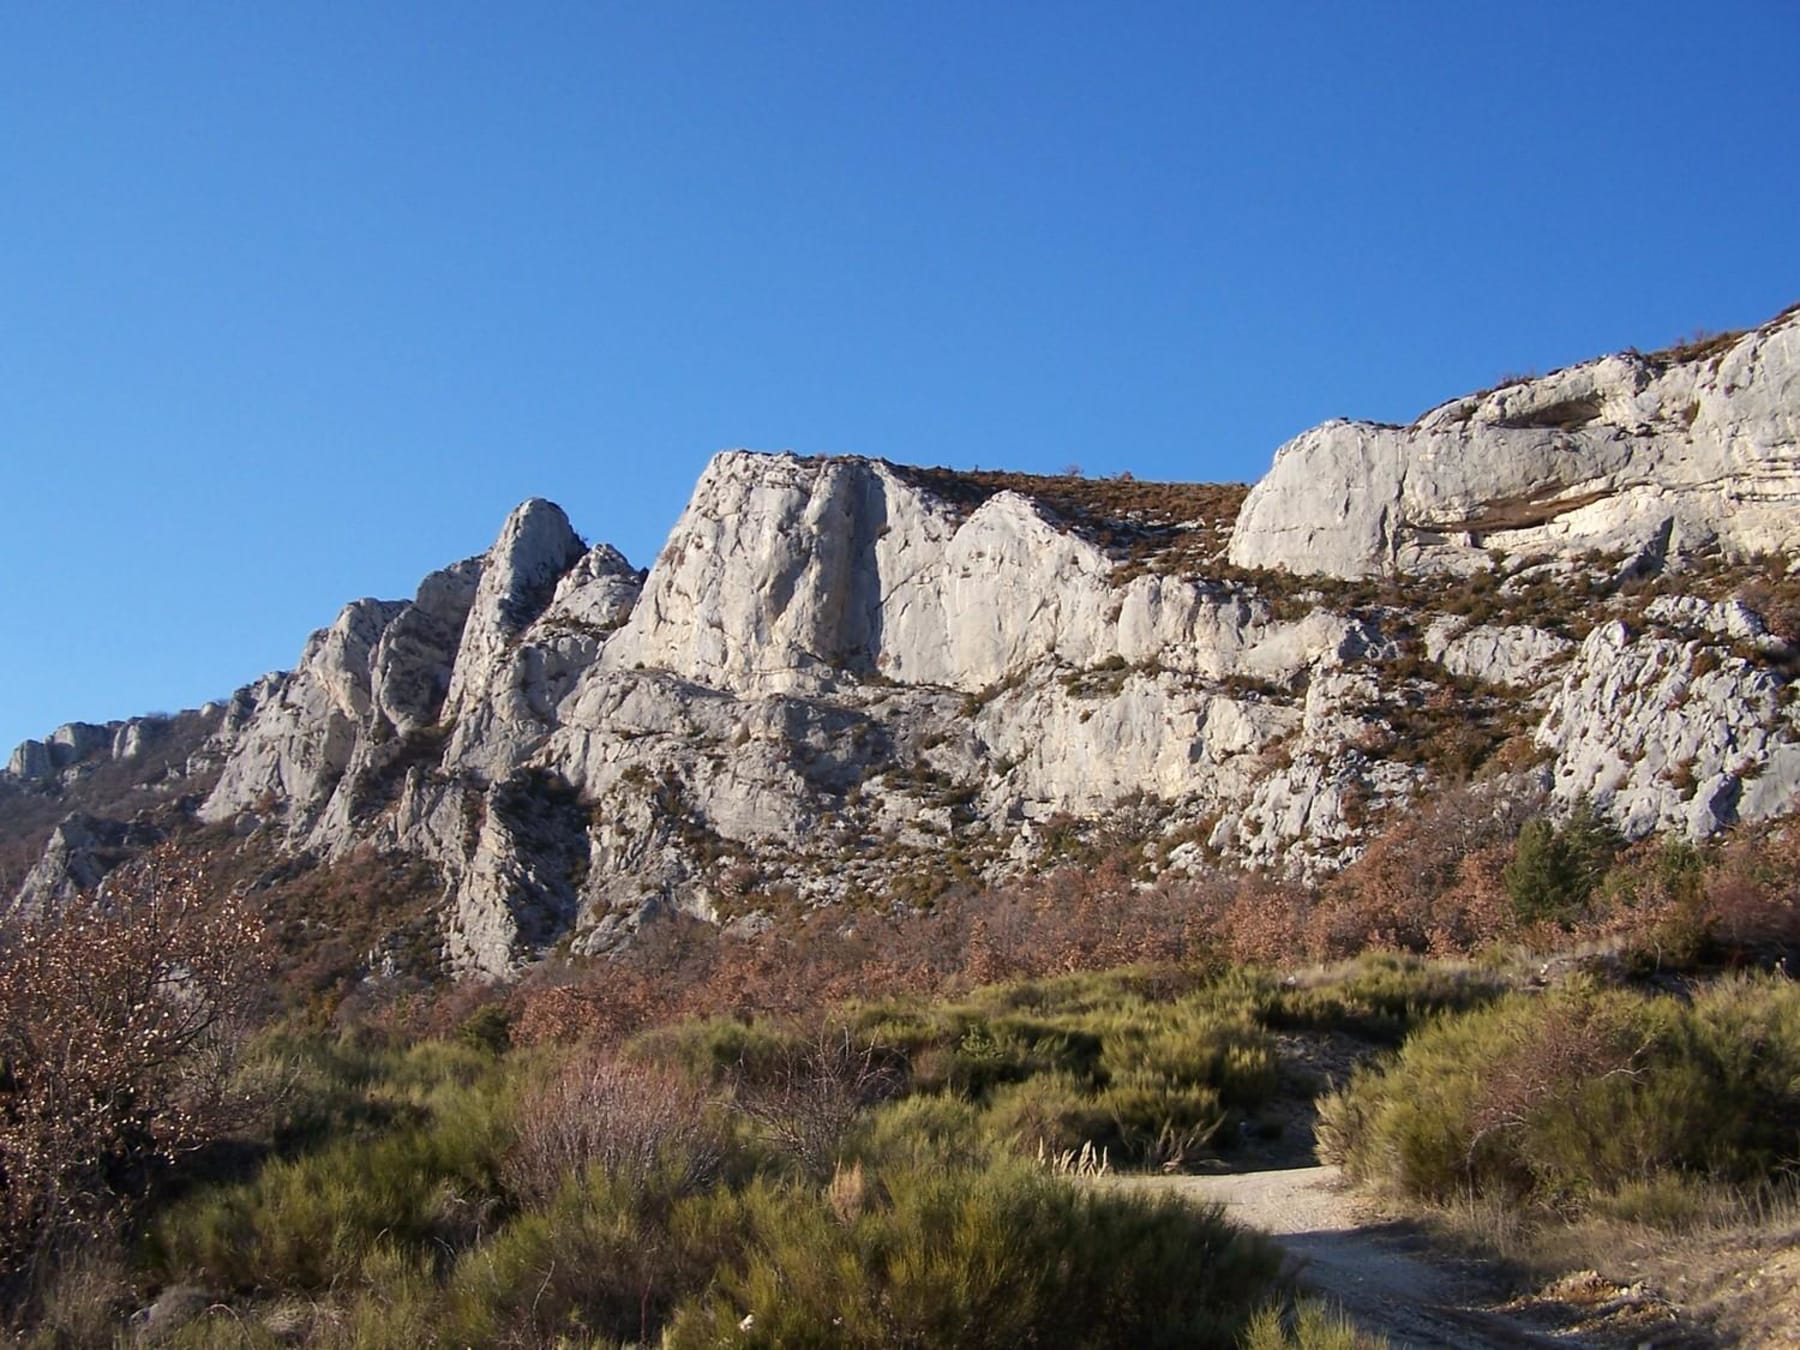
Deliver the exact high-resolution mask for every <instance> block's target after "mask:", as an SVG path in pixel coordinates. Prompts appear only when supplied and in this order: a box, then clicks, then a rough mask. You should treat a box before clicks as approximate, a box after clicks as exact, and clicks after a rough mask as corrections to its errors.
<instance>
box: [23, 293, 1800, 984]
mask: <svg viewBox="0 0 1800 1350" xmlns="http://www.w3.org/2000/svg"><path fill="white" fill-rule="evenodd" d="M1797 332H1800V326H1797V324H1796V316H1795V314H1794V313H1792V312H1790V313H1789V314H1787V315H1785V316H1783V317H1782V318H1780V319H1777V320H1776V321H1774V322H1773V323H1771V324H1769V325H1766V326H1765V327H1764V328H1762V329H1759V330H1756V331H1754V332H1752V333H1749V334H1744V335H1739V336H1738V337H1736V338H1735V339H1732V340H1731V341H1729V342H1726V343H1724V344H1715V346H1714V347H1711V348H1707V349H1705V350H1699V351H1695V352H1693V353H1690V354H1688V355H1686V356H1683V357H1680V358H1679V359H1678V358H1676V357H1670V356H1662V357H1656V358H1648V357H1637V356H1631V355H1627V356H1623V357H1612V358H1607V359H1606V360H1604V361H1600V362H1594V363H1589V364H1588V365H1587V366H1583V367H1577V368H1575V369H1574V370H1572V371H1565V372H1559V373H1557V374H1555V375H1552V376H1548V377H1545V378H1544V379H1543V380H1539V381H1530V382H1525V383H1521V384H1515V385H1511V386H1508V387H1507V388H1505V389H1503V390H1499V391H1495V392H1494V393H1490V394H1487V395H1481V396H1474V397H1472V398H1469V399H1464V400H1458V401H1456V402H1454V403H1451V404H1446V405H1444V406H1443V407H1442V408H1440V409H1437V410H1434V411H1433V412H1432V413H1430V414H1427V416H1426V417H1425V418H1422V419H1421V420H1420V422H1419V423H1418V424H1415V426H1414V427H1412V428H1405V429H1399V428H1370V427H1363V426H1353V425H1352V424H1346V423H1333V424H1328V425H1327V426H1326V427H1323V428H1319V429H1317V430H1315V431H1313V432H1308V433H1306V434H1305V435H1304V436H1302V437H1300V438H1298V439H1297V440H1296V441H1295V442H1292V443H1290V445H1288V446H1286V447H1284V448H1283V449H1282V450H1281V451H1280V452H1279V454H1278V455H1277V457H1276V462H1275V466H1274V468H1273V469H1272V470H1271V472H1270V474H1269V476H1268V477H1267V478H1265V479H1264V480H1263V481H1262V482H1261V483H1260V484H1258V485H1257V486H1256V487H1255V488H1254V489H1252V490H1251V491H1250V493H1249V495H1248V498H1247V499H1246V498H1243V496H1242V491H1241V489H1230V488H1218V487H1203V486H1184V485H1167V484H1140V483H1135V482H1131V481H1129V480H1124V479H1113V480H1101V481H1094V482H1088V481H1086V480H1081V479H1072V478H1061V479H1038V478H1029V477H1026V476H1023V475H1006V474H991V473H990V474H982V473H957V472H954V471H949V470H923V469H913V468H907V467H904V466H898V465H893V464H888V463H885V462H882V461H875V460H866V459H858V458H849V457H844V458H827V459H800V458H796V457H794V456H791V455H759V454H751V453H747V452H728V453H724V454H721V455H719V456H717V457H715V458H714V460H713V461H712V462H711V464H709V465H708V467H707V469H706V471H705V473H704V474H703V475H702V477H701V479H700V482H699V483H698V485H697V486H696V488H695V491H694V494H693V497H692V499H691V500H690V502H689V504H688V507H687V509H686V510H685V511H684V512H683V514H682V516H681V518H680V520H679V521H678V522H677V523H676V525H675V528H674V530H673V531H672V533H671V534H670V536H669V540H668V543H667V544H666V546H665V547H664V549H663V550H662V553H661V554H660V555H659V557H658V558H657V559H656V561H655V563H654V565H653V566H652V567H651V568H649V569H648V571H647V572H640V571H638V570H636V569H634V568H633V567H632V566H631V565H630V564H629V563H628V562H627V561H626V560H625V559H624V558H623V557H622V556H621V555H620V554H619V553H618V552H617V551H616V550H615V549H613V548H611V547H610V546H608V545H605V544H599V545H596V546H594V547H591V548H590V547H588V546H587V545H585V544H584V543H583V542H582V541H581V539H580V538H579V537H578V536H577V535H576V534H575V532H574V530H573V528H572V527H571V526H570V523H569V521H568V519H567V517H566V516H565V515H564V513H563V512H562V511H561V509H559V508H558V507H556V506H554V505H552V504H550V503H548V502H544V501H530V502H527V503H525V504H524V505H522V506H520V507H519V508H518V509H517V510H515V511H514V512H513V513H512V515H511V516H509V517H508V519H507V521H506V523H505V525H504V527H503V529H502V530H501V533H500V536H499V538H498V540H497V541H496V542H495V544H494V546H493V548H491V549H490V550H489V551H488V552H487V553H486V554H485V555H483V556H481V557H479V558H474V559H469V560H467V561H465V562H461V563H458V564H455V565H454V566H451V567H449V568H446V569H444V570H443V571H440V572H436V573H433V574H432V575H431V576H429V577H427V578H426V579H425V580H424V581H423V582H422V583H421V585H420V587H419V589H418V592H417V593H416V595H415V596H414V597H413V598H412V599H411V600H409V601H375V600H359V601H357V602H355V603H353V604H351V605H349V606H347V607H346V608H345V609H344V611H343V612H342V614H340V616H339V617H338V619H337V621H336V622H335V623H333V624H332V625H331V626H330V627H329V628H327V629H324V630H322V631H320V632H319V633H316V634H314V635H313V637H312V638H310V639H309V640H308V642H307V644H306V647H305V649H304V651H303V652H302V654H301V659H300V661H299V663H298V664H297V666H296V667H295V669H294V670H293V671H291V672H286V673H281V674H275V675H270V676H266V677H264V678H263V679H262V680H260V681H258V682H257V683H255V684H253V685H251V686H248V687H246V688H245V689H242V690H240V691H238V693H237V694H236V695H234V696H233V697H232V699H231V700H230V701H229V703H228V704H226V705H224V706H223V707H221V708H218V709H216V710H213V711H212V712H209V713H207V714H206V715H204V716H203V717H201V718H200V720H199V721H197V722H194V723H192V724H191V725H187V726H186V727H185V730H184V733H183V734H184V735H185V736H186V737H187V739H186V740H185V741H183V746H184V747H185V754H186V757H185V758H184V759H182V761H181V762H180V763H179V764H175V763H166V764H163V765H161V767H160V768H159V770H158V776H156V777H155V780H154V783H153V784H148V785H146V784H144V783H136V782H135V780H134V783H135V790H138V791H139V792H140V795H141V794H142V793H145V792H148V793H150V795H151V797H152V798H153V799H154V802H156V803H162V804H163V814H162V816H161V817H156V818H154V819H153V818H152V817H153V816H154V815H155V813H154V812H153V811H151V810H150V808H148V807H144V806H141V805H140V808H139V811H138V814H137V815H135V816H121V815H119V814H118V813H114V814H113V815H112V816H110V817H109V816H108V815H107V814H106V813H105V812H104V811H102V810H99V809H98V807H97V806H96V804H95V803H94V802H93V801H90V800H88V799H78V798H77V797H74V796H71V795H70V794H71V793H72V792H74V790H75V786H76V785H78V783H79V782H80V780H81V779H82V777H83V775H84V774H89V775H91V773H92V771H93V769H94V766H96V765H100V764H112V765H117V766H123V767H122V768H121V769H120V770H119V771H120V772H125V771H127V770H129V769H130V766H132V765H134V764H139V763H142V762H144V756H145V753H146V744H145V741H144V737H145V736H146V735H147V734H149V733H147V732H146V731H145V730H143V729H141V728H140V729H139V730H137V731H132V730H131V729H130V728H131V725H132V724H124V725H122V726H121V727H118V728H109V729H95V728H87V729H82V728H65V729H63V730H62V731H59V732H58V733H56V734H54V735H53V736H52V737H50V738H49V739H48V740H46V741H45V742H42V743H38V742H27V743H26V744H25V745H24V746H21V747H20V749H19V750H18V751H16V752H15V754H14V756H13V759H12V762H11V765H10V766H9V768H8V770H7V771H6V773H5V774H3V775H0V808H3V807H5V805H6V803H7V802H20V803H35V804H36V805H35V806H34V807H33V809H39V810H48V809H49V806H50V805H55V804H58V803H67V804H73V805H80V806H82V807H83V809H84V811H85V814H81V815H76V816H71V817H70V818H69V819H68V820H66V821H64V822H63V823H61V824H60V825H59V826H58V827H57V828H56V830H55V831H54V835H53V837H51V838H48V839H41V838H39V837H38V836H33V837H34V838H39V843H40V844H41V846H42V851H41V856H39V858H38V862H37V865H36V866H34V867H33V868H32V869H31V872H30V876H29V877H28V878H27V879H26V880H25V882H23V883H22V884H21V885H20V886H19V887H18V890H17V895H16V897H15V901H14V902H15V903H19V904H31V905H41V904H47V903H54V902H55V901H56V900H57V899H59V898H62V897H65V896H66V895H67V894H69V893H70V891H71V890H72V889H74V888H78V887H82V886H91V885H93V884H94V883H95V882H96V881H97V880H98V879H99V877H100V876H101V875H103V874H104V871H105V869H106V867H107V866H108V865H110V864H111V863H112V862H113V861H116V860H117V858H119V857H122V856H127V855H128V854H129V852H130V850H131V849H132V848H133V847H138V846H141V845H142V844H143V843H144V842H146V841H148V840H150V839H151V838H153V837H160V835H159V834H158V832H159V831H161V832H166V831H167V830H169V829H179V828H184V826H183V822H184V821H185V822H187V824H188V825H189V826H191V827H192V828H193V829H197V830H210V831H212V834H211V836H209V837H211V838H214V839H217V840H237V841H257V842H258V844H259V846H260V847H263V848H265V849H269V850H273V851H274V852H275V853H278V854H280V855H283V856H288V857H293V858H301V859H310V860H313V861H315V862H318V863H322V864H329V863H330V862H331V861H332V860H334V859H343V858H346V857H349V856H350V855H352V854H358V853H367V852H368V851H370V850H373V851H376V852H379V853H382V854H396V855H406V856H408V857H411V858H414V859H418V860H422V861H423V862H425V863H428V864H429V865H430V867H431V868H432V869H434V870H435V874H436V876H437V877H438V879H439V882H440V883H441V888H442V889H441V896H440V900H439V904H438V912H439V914H440V917H441V924H442V933H443V943H444V952H445V955H446V956H447V958H448V960H449V961H450V963H451V964H452V966H453V967H454V968H455V969H457V970H459V971H463V972H468V973H478V974H487V975H498V974H504V973H506V972H507V971H509V970H512V969H514V968H515V967H516V966H517V965H518V964H519V963H521V962H524V961H529V960H531V959H533V958H534V957H535V956H537V955H538V954H540V953H542V952H543V951H545V950H546V949H548V948H550V947H552V946H556V945H559V944H567V945H569V946H570V947H571V948H572V949H573V950H576V951H579V952H589V953H597V952H602V951H605V950H607V949H608V948H609V947H611V946H613V945H614V944H617V943H619V942H621V941H625V940H627V939H628V938H629V936H630V934H631V933H632V932H633V931H634V930H635V929H636V928H637V927H638V926H639V925H641V924H642V923H644V922H645V921H647V920H648V919H651V918H654V917H655V916H656V915H658V914H661V913H666V912H670V911H673V910H681V911H685V912H688V913H692V914H696V915H699V916H701V917H704V918H706V919H709V920H712V921H716V922H720V923H731V924H736V925H740V926H743V927H744V928H745V929H746V931H750V930H753V929H754V928H755V927H756V926H757V925H758V923H759V921H760V919H761V916H762V915H764V914H766V913H767V912H769V911H770V910H772V909H776V908H779V907H782V906H785V905H791V904H796V903H798V904H802V905H837V906H843V907H845V909H846V910H854V909H855V907H857V906H859V905H864V904H881V905H892V904H920V903H928V902H929V901H930V900H931V899H932V898H933V896H934V895H935V894H937V893H939V892H940V891H941V890H942V889H944V888H945V887H946V886H950V885H954V884H956V883H957V882H959V881H974V880H979V879H993V878H996V877H999V876H1003V875H1006V874H1008V873H1010V872H1014V871H1018V870H1022V869H1024V868H1027V867H1029V866H1033V865H1035V864H1037V863H1039V862H1041V861H1043V860H1045V859H1055V858H1058V857H1069V856H1079V855H1080V853H1081V851H1082V850H1083V849H1084V848H1087V847H1090V846H1092V845H1094V844H1095V843H1096V842H1097V841H1104V842H1106V843H1107V844H1108V845H1119V844H1125V845H1128V846H1130V847H1131V848H1132V849H1134V850H1136V856H1138V857H1140V858H1141V864H1140V865H1141V868H1142V872H1143V874H1144V875H1146V876H1149V875H1153V874H1155V873H1157V872H1159V871H1166V870H1171V869H1173V870H1178V871H1179V870H1184V869H1185V870H1193V869H1197V868H1202V867H1206V866H1211V865H1214V864H1216V863H1221V862H1224V863H1235V864H1240V865H1252V866H1265V867H1273V868H1278V869H1284V870H1288V871H1291V872H1298V873H1305V874H1311V873H1317V872H1320V871H1323V870H1329V869H1331V868H1333V867H1336V866H1339V865H1341V864H1342V863H1343V862H1344V861H1345V860H1346V859H1347V858H1349V857H1351V856H1354V854H1355V852H1356V850H1357V849H1358V848H1359V846H1360V843H1361V841H1362V840H1364V839H1365V838H1366V837H1367V836H1368V834H1369V832H1370V831H1371V830H1372V829H1374V828H1377V827H1378V826H1379V824H1380V823H1381V822H1382V820H1383V819H1385V818H1389V817H1390V816H1391V813H1393V812H1396V811H1400V810H1403V809H1405V807H1406V805H1407V803H1409V802H1410V801H1412V800H1413V799H1414V798H1415V797H1416V796H1417V794H1419V793H1421V792H1423V791H1426V790H1428V789H1429V788H1430V787H1431V785H1433V784H1434V783H1439V782H1444V781H1449V780H1453V779H1459V778H1463V777H1468V776H1478V777H1483V778H1487V779H1489V780H1491V781H1494V782H1496V783H1499V784H1503V785H1505V787H1506V790H1507V791H1510V792H1515V793H1516V792H1542V793H1545V794H1548V796H1549V798H1550V799H1552V800H1561V801H1563V802H1570V801H1573V800H1574V799H1575V798H1577V797H1578V796H1587V797H1589V798H1591V799H1592V800H1594V801H1595V802H1596V803H1598V804H1599V805H1601V806H1602V807H1603V808H1604V809H1606V810H1608V811H1609V812H1610V813H1611V814H1612V815H1613V816H1614V818H1615V819H1616V820H1617V821H1618V822H1619V823H1620V824H1621V826H1622V827H1623V828H1624V829H1625V830H1627V832H1629V833H1631V834H1634V835H1641V834H1644V833H1647V832H1649V831H1652V830H1659V829H1661V830H1674V831H1679V832H1682V833H1685V834H1688V835H1692V836H1705V835H1707V834H1709V833H1711V832H1713V831H1716V830H1718V829H1719V828H1721V827H1723V826H1725V825H1727V824H1729V823H1731V822H1733V821H1736V820H1740V819H1741V820H1752V819H1760V818H1765V817H1768V816H1770V815H1774V814H1779V813H1782V812H1784V811H1787V810H1789V809H1791V806H1792V803H1793V800H1794V794H1795V791H1796V789H1797V787H1800V712H1797V711H1796V705H1795V703H1794V700H1793V699H1792V697H1791V690H1792V688H1793V685H1792V674H1793V662H1794V657H1795V653H1794V650H1793V648H1792V646H1791V645H1790V644H1791V642H1792V641H1793V639H1794V638H1795V637H1796V636H1797V634H1796V632H1795V631H1794V629H1795V627H1796V625H1795V624H1794V622H1793V615H1794V614H1795V613H1796V612H1797V610H1800V606H1796V605H1795V604H1794V602H1793V600H1792V599H1791V596H1792V594H1793V592H1794V589H1795V588H1794V585H1793V583H1792V580H1791V579H1790V578H1789V576H1788V573H1787V570H1786V568H1787V559H1788V556H1789V554H1790V552H1791V550H1792V547H1793V543H1794V540H1793V537H1792V528H1791V524H1790V522H1791V521H1792V520H1793V519H1794V518H1795V517H1794V512H1793V507H1794V504H1795V503H1794V502H1793V501H1792V500H1791V498H1790V497H1789V496H1788V495H1786V494H1788V493H1789V492H1790V490H1791V489H1792V488H1793V487H1794V486H1795V482H1794V478H1793V462H1794V458H1795V455H1796V453H1800V451H1796V434H1795V428H1796V425H1797V422H1796V419H1797V417H1800V386H1796V385H1795V383H1794V379H1793V374H1792V372H1793V369H1794V362H1795V357H1796V355H1797V353H1800V339H1797V337H1796V334H1797ZM1690 406H1691V407H1692V408H1693V411H1692V415H1691V416H1690V415H1689V412H1688V409H1689V408H1690ZM1553 414H1554V415H1553ZM1349 484H1355V485H1356V488H1355V491H1351V490H1350V489H1349V487H1348V486H1347V485H1349ZM1240 500H1241V501H1242V509H1241V510H1240V509H1239V502H1240ZM1471 522H1483V525H1482V528H1475V527H1474V526H1473V525H1472V524H1471ZM1452 526H1457V527H1459V528H1452ZM1752 555H1756V556H1754V557H1753V556H1752ZM1303 574H1310V575H1303ZM1375 577H1379V580H1375V579H1372V578H1375ZM194 716H200V715H194ZM177 800H180V801H181V802H182V803H183V805H182V807H181V809H180V810H179V811H176V812H175V813H174V815H173V816H170V814H169V809H168V807H167V804H168V803H171V802H175V801H177ZM104 805H105V803H104V802H102V803H99V806H104ZM34 818H35V817H34ZM159 822H160V823H159ZM219 846H220V847H224V846H226V845H224V844H220V845H219Z"/></svg>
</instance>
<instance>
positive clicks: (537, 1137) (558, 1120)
mask: <svg viewBox="0 0 1800 1350" xmlns="http://www.w3.org/2000/svg"><path fill="white" fill-rule="evenodd" d="M727 1138H728V1135H727V1132H726V1130H725V1128H724V1127H723V1125H722V1124H721V1123H720V1122H719V1120H718V1119H717V1114H716V1111H715V1109H714V1107H713V1105H712V1103H711V1102H710V1101H709V1100H708V1099H707V1097H706V1095H705V1094H704V1093H703V1092H702V1091H701V1090H700V1089H699V1088H698V1087H696V1086H695V1085H694V1084H693V1083H692V1082H691V1081H690V1080H688V1079H687V1078H684V1077H681V1076H679V1075H677V1074H675V1073H672V1072H670V1071H669V1070H666V1069H662V1068H658V1067H656V1066H654V1065H648V1064H634V1063H631V1062H629V1061H625V1060H621V1059H618V1058H616V1057H614V1056H613V1055H611V1054H608V1053H606V1052H603V1051H602V1052H591V1051H590V1052H588V1053H585V1054H582V1055H579V1056H577V1057H576V1058H575V1059H573V1060H572V1061H570V1062H569V1063H568V1064H566V1065H564V1066H563V1068H562V1069H561V1071H559V1072H558V1073H556V1074H555V1075H554V1076H553V1077H551V1078H550V1079H549V1081H548V1082H545V1083H543V1084H542V1085H540V1086H539V1087H537V1088H536V1089H534V1090H532V1091H529V1092H527V1093H526V1095H525V1097H524V1099H523V1100H522V1101H521V1103H520V1106H519V1112H518V1142H517V1143H516V1144H515V1145H514V1146H513V1148H512V1151H511V1152H510V1153H509V1154H508V1156H507V1160H506V1166H505V1172H504V1174H505V1178H506V1181H507V1184H508V1185H509V1186H510V1187H511V1188H512V1189H513V1191H515V1192H516V1193H517V1194H519V1195H520V1196H523V1197H524V1198H526V1199H527V1200H532V1201H538V1202H542V1201H546V1200H548V1199H550V1197H552V1196H553V1195H555V1194H556V1193H557V1192H558V1191H559V1190H560V1189H562V1187H563V1185H564V1184H565V1183H566V1182H567V1181H568V1180H569V1179H570V1178H571V1177H574V1178H579V1177H581V1176H583V1175H585V1174H586V1173H587V1172H588V1171H589V1170H590V1169H596V1170H599V1171H601V1172H605V1173H607V1174H608V1175H626V1176H632V1177H639V1178H643V1177H649V1176H652V1175H654V1174H656V1173H657V1172H659V1171H662V1170H664V1169H670V1170H672V1173H673V1175H674V1177H675V1178H676V1180H677V1184H678V1185H679V1186H680V1187H681V1188H682V1189H692V1188H694V1187H697V1186H700V1185H703V1184H705V1183H706V1182H707V1181H710V1180H711V1179H712V1178H713V1177H714V1176H716V1175H717V1173H718V1171H719V1169H720V1167H721V1166H722V1165H723V1163H724V1159H725V1153H726V1144H727Z"/></svg>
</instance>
